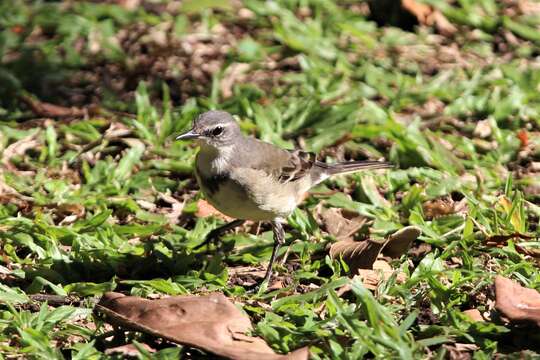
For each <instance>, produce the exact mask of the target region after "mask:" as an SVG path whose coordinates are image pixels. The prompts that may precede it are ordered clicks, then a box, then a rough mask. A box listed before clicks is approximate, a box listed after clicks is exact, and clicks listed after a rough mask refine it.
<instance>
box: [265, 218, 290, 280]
mask: <svg viewBox="0 0 540 360" xmlns="http://www.w3.org/2000/svg"><path fill="white" fill-rule="evenodd" d="M272 231H273V232H274V248H273V249H272V255H271V256H270V263H269V264H268V268H267V269H266V274H265V275H264V280H263V282H269V281H270V278H271V277H272V266H273V265H274V262H275V261H276V256H277V252H278V250H279V247H280V246H281V245H283V244H284V243H285V231H284V230H283V225H282V224H281V223H280V222H278V221H272Z"/></svg>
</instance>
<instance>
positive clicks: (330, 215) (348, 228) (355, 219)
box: [320, 208, 366, 240]
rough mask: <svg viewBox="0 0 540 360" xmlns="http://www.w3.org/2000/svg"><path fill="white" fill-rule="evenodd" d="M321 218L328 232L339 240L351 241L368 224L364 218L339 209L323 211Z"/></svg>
mask: <svg viewBox="0 0 540 360" xmlns="http://www.w3.org/2000/svg"><path fill="white" fill-rule="evenodd" d="M320 218H321V221H322V223H323V225H324V227H325V228H326V231H327V232H328V233H329V234H330V235H332V236H334V237H335V238H336V239H337V240H345V239H351V238H352V236H353V235H354V234H355V233H356V232H357V231H358V230H360V229H361V228H362V226H364V224H365V223H366V219H365V218H364V217H362V216H358V215H357V214H351V213H347V212H346V211H344V210H343V209H339V208H328V209H324V210H322V211H321V213H320Z"/></svg>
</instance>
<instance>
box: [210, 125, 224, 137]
mask: <svg viewBox="0 0 540 360" xmlns="http://www.w3.org/2000/svg"><path fill="white" fill-rule="evenodd" d="M222 132H223V127H222V126H216V127H215V128H214V130H212V135H213V136H219V135H221V133H222Z"/></svg>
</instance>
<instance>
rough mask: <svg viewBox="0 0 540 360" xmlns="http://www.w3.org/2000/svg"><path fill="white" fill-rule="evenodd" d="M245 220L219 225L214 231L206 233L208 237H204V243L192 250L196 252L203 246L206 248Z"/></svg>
mask: <svg viewBox="0 0 540 360" xmlns="http://www.w3.org/2000/svg"><path fill="white" fill-rule="evenodd" d="M245 221H246V220H242V219H237V220H233V221H231V222H228V223H226V224H225V225H221V226H220V227H218V228H215V229H214V230H212V231H210V232H209V233H208V235H206V238H205V239H204V241H203V242H202V243H200V244H199V245H197V246H195V247H194V248H193V249H194V250H197V249H200V248H202V247H203V246H205V245H206V246H208V245H209V244H210V243H211V242H213V241H216V240H217V239H219V237H220V236H221V235H222V234H223V233H224V232H226V231H229V230H231V229H234V228H235V227H237V226H240V225H242V224H243V223H244V222H245Z"/></svg>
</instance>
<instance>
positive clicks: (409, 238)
mask: <svg viewBox="0 0 540 360" xmlns="http://www.w3.org/2000/svg"><path fill="white" fill-rule="evenodd" d="M421 233H422V230H420V228H418V227H416V226H406V227H404V228H403V229H399V230H398V231H396V232H395V233H393V234H392V235H390V236H388V242H387V243H386V246H385V247H384V249H383V254H384V255H386V256H390V257H392V258H398V257H400V256H401V255H403V254H405V253H406V252H407V251H408V250H409V248H410V246H411V244H412V243H413V241H414V240H416V239H417V238H418V237H419V236H420V234H421Z"/></svg>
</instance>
